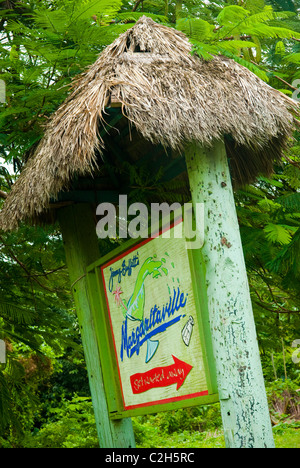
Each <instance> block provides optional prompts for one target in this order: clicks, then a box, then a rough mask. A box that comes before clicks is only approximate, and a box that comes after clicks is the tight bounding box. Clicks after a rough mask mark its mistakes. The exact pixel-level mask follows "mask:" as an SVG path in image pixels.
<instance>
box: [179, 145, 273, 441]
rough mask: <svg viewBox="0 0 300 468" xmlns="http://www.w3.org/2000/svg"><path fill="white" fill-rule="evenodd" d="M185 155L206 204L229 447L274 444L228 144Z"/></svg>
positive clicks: (210, 291)
mask: <svg viewBox="0 0 300 468" xmlns="http://www.w3.org/2000/svg"><path fill="white" fill-rule="evenodd" d="M185 156H186V163H187V169H188V175H189V181H190V188H191V193H192V200H193V205H194V207H195V206H196V204H197V203H204V205H205V240H204V246H203V248H202V254H203V259H204V263H205V268H206V287H207V297H208V299H207V300H208V310H209V318H210V327H211V333H212V341H213V350H214V357H215V363H216V370H217V380H218V389H219V396H220V402H221V411H222V419H223V427H224V434H225V441H226V446H227V447H231V448H242V447H243V448H251V447H253V448H264V447H265V448H267V447H268V448H273V447H274V441H273V434H272V428H271V422H270V416H269V410H268V403H267V398H266V392H265V386H264V378H263V373H262V368H261V362H260V355H259V349H258V344H257V336H256V330H255V324H254V318H253V312H252V304H251V298H250V292H249V286H248V279H247V273H246V267H245V263H244V256H243V250H242V243H241V238H240V232H239V225H238V220H237V215H236V209H235V203H234V197H233V190H232V185H231V179H230V174H229V168H228V163H227V156H226V150H225V145H224V143H223V141H217V142H215V143H214V145H213V146H212V147H211V148H204V147H201V146H200V145H199V144H196V143H194V144H191V145H190V146H188V147H187V148H186V151H185Z"/></svg>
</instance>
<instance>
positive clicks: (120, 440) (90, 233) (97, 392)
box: [58, 204, 135, 448]
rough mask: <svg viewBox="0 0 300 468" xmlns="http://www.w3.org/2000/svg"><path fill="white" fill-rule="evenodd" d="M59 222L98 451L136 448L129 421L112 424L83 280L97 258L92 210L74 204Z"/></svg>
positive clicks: (86, 290) (62, 210)
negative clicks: (92, 410)
mask: <svg viewBox="0 0 300 468" xmlns="http://www.w3.org/2000/svg"><path fill="white" fill-rule="evenodd" d="M58 218H59V223H60V227H61V232H62V236H63V242H64V247H65V253H66V261H67V266H68V271H69V276H70V281H71V284H72V293H73V296H74V300H75V306H76V310H77V315H78V321H79V326H80V331H81V336H82V344H83V349H84V354H85V360H86V365H87V370H88V376H89V384H90V389H91V395H92V402H93V407H94V413H95V419H96V425H97V433H98V438H99V444H100V447H101V448H129V447H135V440H134V434H133V429H132V423H131V419H130V418H125V419H122V420H114V421H112V420H111V419H110V418H109V413H108V406H107V400H106V395H105V391H104V384H103V376H102V370H101V364H100V358H99V351H98V344H97V339H96V332H95V327H94V321H93V317H92V310H91V305H90V300H89V296H88V289H87V281H86V276H85V274H86V267H87V266H89V265H90V264H91V263H93V262H95V261H97V260H99V258H100V253H99V247H98V239H97V236H96V227H95V222H94V217H93V213H92V210H91V207H90V206H89V205H88V204H75V205H71V206H68V207H65V208H61V209H60V210H59V211H58Z"/></svg>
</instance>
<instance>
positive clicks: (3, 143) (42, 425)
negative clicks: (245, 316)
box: [0, 0, 300, 447]
mask: <svg viewBox="0 0 300 468" xmlns="http://www.w3.org/2000/svg"><path fill="white" fill-rule="evenodd" d="M299 9H300V3H299V0H268V1H267V0H266V1H265V0H245V1H242V0H241V1H235V0H228V1H226V0H216V1H214V2H210V1H202V0H187V1H184V0H176V1H174V2H170V1H168V0H137V1H136V2H133V1H128V0H124V1H122V0H53V1H50V0H28V1H25V0H20V1H17V0H5V1H2V2H0V79H1V80H3V81H4V82H5V83H6V91H7V92H6V102H5V103H2V104H1V103H0V157H1V161H2V163H1V164H2V167H1V168H0V199H2V201H3V200H4V199H5V197H6V194H7V193H8V192H9V191H10V189H11V186H12V183H13V182H14V180H15V179H16V178H17V177H18V175H19V173H20V170H21V169H22V167H23V166H24V164H25V163H26V161H27V159H28V158H29V157H30V155H31V154H32V152H33V151H34V149H35V148H36V146H37V144H38V142H39V140H40V138H41V136H42V135H43V131H44V125H45V124H46V123H47V121H48V120H49V118H50V116H51V114H52V113H53V112H54V111H55V110H56V109H57V107H58V106H59V104H60V103H61V102H62V101H63V100H64V99H65V97H66V96H67V93H68V90H69V87H68V85H69V84H70V82H71V80H72V78H73V77H74V76H76V75H77V74H78V73H80V72H82V71H83V70H84V69H85V67H87V66H88V65H89V64H91V63H92V62H93V61H94V60H95V58H96V57H97V55H98V54H99V53H100V52H101V51H102V50H103V48H104V47H105V46H106V45H107V44H109V43H110V42H112V41H113V40H114V38H116V37H117V36H118V35H119V34H120V33H121V32H123V31H125V30H126V29H128V28H129V27H130V26H131V25H132V23H134V22H135V21H136V20H137V19H138V18H139V17H140V16H141V15H143V14H146V15H148V16H150V17H151V18H153V19H155V20H156V21H159V22H162V23H165V24H167V25H169V26H172V27H175V28H178V29H180V30H181V31H183V32H184V33H186V34H187V35H188V36H189V37H190V40H191V41H192V43H193V44H194V48H193V52H194V53H197V54H199V55H200V56H201V57H203V58H204V59H206V60H209V59H210V58H211V56H212V54H216V53H221V54H224V55H227V56H229V57H231V58H234V59H235V60H236V61H238V62H239V63H240V64H242V65H244V66H246V67H248V68H249V69H250V70H252V71H253V72H254V73H256V74H257V75H258V76H259V77H260V78H261V79H263V80H265V81H266V82H268V84H269V85H270V86H273V87H274V88H276V89H279V90H281V91H282V92H284V93H286V94H287V95H289V96H293V97H294V98H295V99H297V98H299V99H300V90H299V89H298V87H299V84H300V81H297V80H300V71H299V70H300V68H299V63H300V23H299ZM274 111H275V112H276V110H274ZM127 170H129V171H130V174H131V177H132V178H133V179H136V181H135V182H136V184H135V185H136V186H143V184H144V185H145V186H147V187H149V186H150V185H151V184H152V187H155V186H157V190H158V191H159V190H161V193H162V194H166V193H169V191H170V190H171V191H172V189H174V190H175V189H176V187H173V186H172V185H170V184H169V185H168V186H164V185H163V184H161V182H160V181H159V180H158V178H157V175H155V174H153V176H151V174H150V175H149V171H148V170H146V169H145V168H144V170H143V168H139V170H138V171H137V169H136V168H129V169H128V168H127ZM163 170H164V168H163V167H162V168H161V169H160V174H161V175H162V176H163ZM141 193H142V192H141ZM235 196H236V206H237V212H238V218H239V222H240V226H241V233H242V239H243V246H244V253H245V259H246V264H247V270H248V276H249V282H250V288H251V295H252V299H253V305H254V312H255V319H256V324H257V331H258V337H259V344H260V349H261V355H262V361H263V368H264V373H265V377H266V379H267V381H268V382H270V383H271V382H273V381H275V382H277V384H278V382H279V383H280V382H281V381H282V380H284V381H285V382H288V384H289V385H290V387H289V388H291V387H293V392H292V390H291V389H289V394H290V395H292V397H293V398H294V401H297V400H296V397H295V395H296V393H295V388H296V387H297V386H299V384H300V374H299V371H300V369H299V364H298V365H297V364H295V363H294V362H293V360H292V354H293V352H294V351H295V349H294V348H292V343H293V342H294V340H296V339H299V338H300V264H299V258H300V134H298V133H295V139H294V141H293V142H292V145H291V148H290V149H289V150H288V152H287V154H286V159H285V160H283V162H282V165H281V166H280V167H279V166H278V167H276V168H275V172H274V175H273V177H272V178H270V179H267V178H262V177H261V178H260V179H259V180H258V181H257V182H256V183H255V184H253V185H251V186H246V187H243V189H241V190H239V191H237V192H236V194H235ZM170 197H171V198H172V194H171V195H170ZM2 201H0V204H1V203H2ZM140 201H142V200H140ZM107 248H108V249H109V248H111V246H109V245H106V246H105V249H107ZM0 265H1V268H0V339H4V340H5V342H6V347H7V363H6V364H0V446H3V447H12V446H13V447H20V446H33V447H35V446H36V447H37V446H45V447H46V446H50V447H53V446H64V447H75V446H87V445H89V446H94V444H95V433H94V431H93V429H91V428H92V427H93V419H92V413H91V404H90V401H89V390H88V383H87V377H86V370H85V365H84V359H83V353H82V348H81V344H80V335H79V331H78V327H77V322H76V316H75V313H74V309H73V303H72V300H71V298H70V295H69V285H68V275H67V271H66V267H65V259H64V252H63V246H62V241H61V237H60V233H59V231H58V229H57V226H54V227H51V228H41V227H40V228H31V227H26V226H23V227H22V228H21V229H20V230H19V231H18V232H16V233H9V234H8V233H0ZM288 379H289V380H288ZM277 384H276V385H277ZM272 385H273V384H272ZM295 386H296V387H295ZM284 391H286V390H283V389H281V388H280V389H279V387H278V385H277V387H276V389H275V390H274V388H273V387H272V388H271V390H270V409H271V410H272V411H273V413H274V412H275V413H276V411H275V410H276V408H277V406H276V405H275V404H273V406H272V401H273V400H272V398H273V397H271V395H273V396H274V394H275V395H276V398H277V397H278V398H280V395H282V394H283V393H284ZM274 392H275V393H274ZM276 401H277V400H276ZM274 405H275V406H274ZM274 408H275V409H274ZM192 413H193V412H192ZM275 413H274V414H273V416H274V418H275V420H276V421H277V422H278V420H280V418H278V414H277V413H278V412H277V413H276V415H275ZM290 413H291V411H290ZM282 414H285V413H282ZM293 414H294V413H293ZM204 416H205V417H204ZM286 416H287V417H288V416H289V417H290V414H288V415H286ZM191 417H192V418H193V420H197V421H196V422H195V428H196V429H197V428H198V429H197V430H199V428H200V429H201V428H202V430H210V429H212V428H213V429H215V427H216V425H217V426H218V425H220V421H219V420H218V418H219V414H218V415H216V413H215V411H214V410H213V409H212V410H209V409H200V410H199V412H198V413H197V414H195V413H193V414H191ZM207 417H208V418H210V419H211V421H212V422H211V425H212V427H207V424H208V423H205V424H206V426H205V424H204V421H206V419H207ZM276 418H277V419H276ZM283 419H284V416H283ZM158 420H159V421H158ZM151 421H152V420H151ZM155 421H156V423H157V424H158V425H159V424H161V425H162V427H163V430H164V431H165V432H166V433H167V432H168V431H169V432H172V431H171V429H168V430H167V429H166V425H170V424H171V423H172V421H173V424H174V425H175V426H176V429H174V431H178V432H179V430H180V427H181V426H180V424H181V425H182V424H184V423H183V422H182V420H181V419H180V413H178V415H176V416H174V415H173V420H172V415H169V416H168V417H165V418H164V417H158V419H157V418H156V420H155ZM152 422H153V421H152ZM147 424H148V422H147V421H145V420H138V421H136V422H135V430H136V434H137V438H139V437H140V439H138V440H140V441H142V434H143V431H144V434H146V435H145V437H146V438H147V437H148V436H147V434H148V433H149V431H151V427H150V426H151V423H150V425H149V424H148V425H147ZM197 424H198V426H197ZM80 425H81V430H79V426H80ZM201 425H202V426H203V427H202V426H201ZM175 426H174V427H175ZM204 426H205V427H204ZM68 427H69V428H72V427H73V428H75V429H74V431H73V432H72V433H71V432H70V434H69V436H67V437H65V438H64V440H63V441H58V437H57V434H58V433H64V434H66V433H67V431H68ZM168 427H169V426H168ZM85 428H86V433H85V436H84V437H83V436H82V433H83V432H84V430H85ZM182 430H183V431H185V430H186V427H183V426H182ZM147 431H148V432H147ZM174 431H173V432H174ZM72 434H73V435H72ZM74 434H75V435H74ZM34 435H36V436H37V438H36V439H34V440H35V441H33V438H32V437H33V436H34ZM141 443H142V442H141Z"/></svg>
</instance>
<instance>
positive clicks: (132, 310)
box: [89, 221, 216, 414]
mask: <svg viewBox="0 0 300 468" xmlns="http://www.w3.org/2000/svg"><path fill="white" fill-rule="evenodd" d="M180 222H182V221H180ZM175 229H176V226H175V225H173V226H172V227H170V228H169V229H168V230H167V231H168V232H166V231H165V232H164V233H163V234H162V233H161V234H159V235H157V236H156V237H155V238H149V239H144V240H142V241H140V242H139V243H135V244H134V245H133V246H132V245H131V246H130V247H129V248H128V247H127V249H125V250H121V251H120V252H117V253H116V252H115V253H114V254H113V257H112V258H109V259H106V260H104V261H102V262H100V264H99V265H92V266H91V268H90V269H89V271H90V273H91V272H93V271H95V269H96V270H97V275H96V281H97V282H98V286H99V283H100V291H102V292H101V293H100V295H101V296H102V304H101V308H102V309H104V310H105V314H106V318H105V319H104V321H105V323H106V329H107V336H108V341H109V342H110V345H108V346H109V347H110V351H109V352H110V353H113V357H112V365H113V367H114V372H113V373H114V380H116V391H117V393H119V408H118V411H123V412H128V411H131V412H133V413H132V414H134V412H135V411H136V410H138V414H141V413H146V412H150V411H149V410H151V408H152V409H153V408H155V409H156V411H159V409H157V405H163V407H164V408H163V409H169V408H170V407H172V408H174V404H175V403H176V404H177V406H182V402H185V404H184V405H183V406H192V405H193V404H200V403H201V401H202V402H203V401H205V402H208V401H211V400H213V401H215V400H216V395H215V393H216V392H214V391H213V389H212V383H211V375H210V369H209V355H208V354H209V353H208V349H207V347H206V342H207V341H208V339H207V337H206V338H205V336H204V335H205V333H204V331H205V330H204V328H205V327H204V326H203V323H202V319H201V313H199V304H196V303H197V299H196V295H195V291H194V290H195V279H194V278H193V272H192V271H191V258H190V257H191V255H192V254H194V252H189V251H188V250H187V249H186V245H185V239H183V238H176V237H175V236H174V233H175ZM94 302H95V301H94ZM99 307H100V305H98V309H97V301H96V302H95V307H94V308H95V318H96V317H97V314H98V312H99ZM97 310H98V312H97ZM96 321H97V320H96ZM97 322H98V323H99V320H98V321H97ZM98 326H100V324H99V325H98ZM102 326H103V324H102ZM100 346H101V344H100ZM100 354H101V351H100ZM104 354H106V355H107V353H104ZM116 374H117V378H116ZM110 378H111V377H110ZM108 394H110V389H109V385H108ZM212 394H214V397H213V398H212ZM117 400H118V398H117ZM188 400H189V401H188ZM170 404H171V405H172V406H170ZM166 405H167V407H165V406H166ZM161 407H162V406H160V408H161Z"/></svg>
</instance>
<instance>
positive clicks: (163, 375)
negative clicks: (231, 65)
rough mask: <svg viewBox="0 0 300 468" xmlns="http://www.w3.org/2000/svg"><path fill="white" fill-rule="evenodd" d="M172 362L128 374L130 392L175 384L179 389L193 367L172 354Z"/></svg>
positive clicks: (141, 391)
mask: <svg viewBox="0 0 300 468" xmlns="http://www.w3.org/2000/svg"><path fill="white" fill-rule="evenodd" d="M172 358H173V359H174V364H171V365H170V366H165V367H155V368H154V369H151V370H149V371H147V372H144V373H138V374H134V375H131V376H130V383H131V388H132V392H133V393H134V394H137V393H143V392H146V391H147V390H150V389H151V388H157V387H168V386H169V385H173V384H177V387H176V390H179V388H180V387H181V385H183V383H184V381H185V379H186V378H187V376H188V374H189V372H190V371H191V369H192V368H193V366H191V365H190V364H187V363H186V362H184V361H181V360H180V359H177V358H176V357H175V356H173V355H172Z"/></svg>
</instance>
